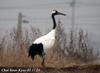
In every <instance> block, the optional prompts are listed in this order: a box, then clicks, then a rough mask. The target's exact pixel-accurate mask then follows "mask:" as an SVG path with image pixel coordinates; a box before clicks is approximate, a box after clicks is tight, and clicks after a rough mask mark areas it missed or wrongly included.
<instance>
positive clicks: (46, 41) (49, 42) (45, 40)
mask: <svg viewBox="0 0 100 73" xmlns="http://www.w3.org/2000/svg"><path fill="white" fill-rule="evenodd" d="M55 32H56V30H55V29H53V30H51V31H50V32H49V33H48V34H46V35H44V36H41V37H40V38H38V39H36V40H35V41H34V42H33V44H38V43H42V44H43V48H44V50H46V49H49V48H52V47H53V45H54V43H55Z"/></svg>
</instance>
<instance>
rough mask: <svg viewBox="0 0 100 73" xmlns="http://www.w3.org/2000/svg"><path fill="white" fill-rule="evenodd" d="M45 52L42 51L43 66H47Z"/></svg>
mask: <svg viewBox="0 0 100 73" xmlns="http://www.w3.org/2000/svg"><path fill="white" fill-rule="evenodd" d="M45 55H46V54H45V52H43V53H42V66H43V67H45V64H44V61H45Z"/></svg>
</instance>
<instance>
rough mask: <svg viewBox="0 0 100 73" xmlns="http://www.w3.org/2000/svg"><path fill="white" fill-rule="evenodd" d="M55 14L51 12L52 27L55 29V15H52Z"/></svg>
mask: <svg viewBox="0 0 100 73" xmlns="http://www.w3.org/2000/svg"><path fill="white" fill-rule="evenodd" d="M54 16H55V15H54V14H52V20H53V29H55V28H56V21H55V17H54Z"/></svg>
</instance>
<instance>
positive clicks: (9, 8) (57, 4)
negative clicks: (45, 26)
mask: <svg viewBox="0 0 100 73" xmlns="http://www.w3.org/2000/svg"><path fill="white" fill-rule="evenodd" d="M64 5H66V6H67V5H68V6H69V5H70V2H57V3H46V4H35V5H24V6H0V10H15V9H26V10H27V9H41V8H42V9H43V8H48V7H54V6H55V7H56V6H64ZM78 5H79V6H85V7H86V6H91V7H93V6H100V3H86V2H77V3H76V6H78Z"/></svg>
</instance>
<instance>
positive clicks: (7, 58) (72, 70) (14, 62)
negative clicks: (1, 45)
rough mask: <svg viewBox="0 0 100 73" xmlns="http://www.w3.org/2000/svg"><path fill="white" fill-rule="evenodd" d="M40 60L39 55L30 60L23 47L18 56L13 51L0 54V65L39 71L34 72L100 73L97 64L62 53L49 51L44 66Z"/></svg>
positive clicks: (99, 66) (99, 67)
mask: <svg viewBox="0 0 100 73" xmlns="http://www.w3.org/2000/svg"><path fill="white" fill-rule="evenodd" d="M41 61H42V60H41V58H40V57H39V56H36V57H35V60H34V61H32V59H31V58H28V56H27V51H26V50H25V49H21V52H20V55H19V56H18V55H16V54H15V53H14V52H8V53H4V54H3V55H0V67H6V68H9V67H15V68H19V67H22V68H29V67H31V68H32V69H37V68H38V69H39V71H36V73H100V65H98V64H91V63H90V64H85V63H82V62H81V61H79V60H77V59H73V58H67V59H66V58H65V57H63V56H62V55H60V54H57V53H55V54H52V52H50V51H49V52H48V55H47V56H46V60H45V65H46V67H45V68H44V67H42V66H41ZM34 72H35V71H34ZM26 73H27V72H26ZM30 73H31V72H30Z"/></svg>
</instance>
